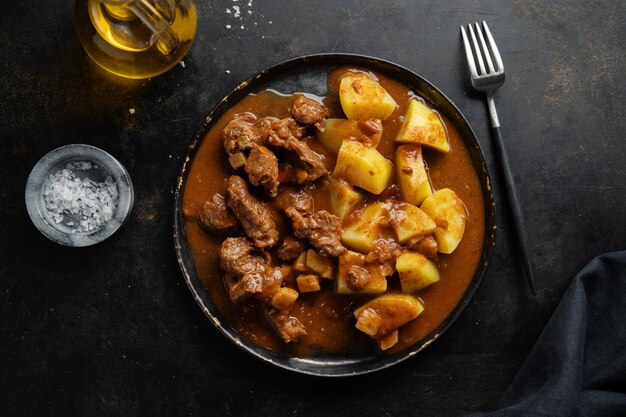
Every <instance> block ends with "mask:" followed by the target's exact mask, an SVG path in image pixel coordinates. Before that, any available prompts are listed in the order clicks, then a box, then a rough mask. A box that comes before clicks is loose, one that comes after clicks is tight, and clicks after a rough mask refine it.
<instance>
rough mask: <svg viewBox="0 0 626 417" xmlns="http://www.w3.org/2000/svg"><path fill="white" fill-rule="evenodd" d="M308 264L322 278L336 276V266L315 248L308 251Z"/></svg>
mask: <svg viewBox="0 0 626 417" xmlns="http://www.w3.org/2000/svg"><path fill="white" fill-rule="evenodd" d="M306 266H307V268H309V269H310V270H311V271H313V272H315V273H316V274H318V275H319V276H320V277H322V278H326V279H333V278H335V268H334V267H333V263H332V261H331V260H330V259H328V258H327V257H325V256H322V255H320V254H319V253H317V252H315V251H314V250H313V249H309V250H308V251H307V253H306Z"/></svg>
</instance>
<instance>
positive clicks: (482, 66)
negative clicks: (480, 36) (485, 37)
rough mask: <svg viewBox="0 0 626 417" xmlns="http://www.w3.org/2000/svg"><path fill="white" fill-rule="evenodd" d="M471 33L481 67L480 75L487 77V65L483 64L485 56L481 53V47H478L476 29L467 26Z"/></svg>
mask: <svg viewBox="0 0 626 417" xmlns="http://www.w3.org/2000/svg"><path fill="white" fill-rule="evenodd" d="M467 26H468V28H469V31H470V35H471V36H472V43H473V44H474V50H475V51H476V59H477V60H478V66H479V67H480V73H481V74H482V75H485V74H486V73H487V71H485V64H484V63H483V56H482V54H481V53H480V47H479V46H478V40H477V39H476V35H475V34H474V29H473V28H472V25H471V24H469V25H467Z"/></svg>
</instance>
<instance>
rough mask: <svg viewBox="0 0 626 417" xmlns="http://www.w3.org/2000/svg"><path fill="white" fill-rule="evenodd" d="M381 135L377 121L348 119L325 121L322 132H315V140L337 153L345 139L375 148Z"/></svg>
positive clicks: (379, 123) (378, 121)
mask: <svg viewBox="0 0 626 417" xmlns="http://www.w3.org/2000/svg"><path fill="white" fill-rule="evenodd" d="M382 135H383V126H382V124H381V122H380V120H378V119H372V120H368V121H357V120H348V119H327V120H326V128H325V129H324V131H323V132H320V131H319V130H318V131H316V132H315V139H317V140H318V141H320V142H321V143H322V145H324V146H325V147H326V148H327V149H328V150H330V151H333V152H339V148H341V143H342V142H343V141H344V140H346V139H352V140H356V141H357V142H361V143H362V144H363V145H365V146H368V147H372V148H375V147H377V146H378V144H379V143H380V138H381V137H382Z"/></svg>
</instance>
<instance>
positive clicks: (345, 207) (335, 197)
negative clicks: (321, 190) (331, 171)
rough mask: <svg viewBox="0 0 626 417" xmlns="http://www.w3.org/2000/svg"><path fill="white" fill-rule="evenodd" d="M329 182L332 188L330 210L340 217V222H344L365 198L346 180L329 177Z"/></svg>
mask: <svg viewBox="0 0 626 417" xmlns="http://www.w3.org/2000/svg"><path fill="white" fill-rule="evenodd" d="M328 182H329V188H330V190H329V192H330V210H331V212H332V213H333V214H334V215H336V216H337V217H339V220H343V219H344V217H346V216H347V215H348V214H350V213H352V211H353V210H354V209H355V208H356V206H358V205H359V204H360V203H361V202H362V201H363V199H365V196H364V195H363V193H360V192H358V191H355V190H354V188H352V187H351V186H350V185H349V184H348V183H346V182H345V181H344V180H337V179H335V178H333V177H328Z"/></svg>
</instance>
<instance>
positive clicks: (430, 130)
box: [396, 99, 450, 152]
mask: <svg viewBox="0 0 626 417" xmlns="http://www.w3.org/2000/svg"><path fill="white" fill-rule="evenodd" d="M396 142H400V143H420V144H422V145H426V146H430V147H431V148H434V149H437V150H438V151H441V152H450V143H449V142H448V133H447V132H446V128H445V127H444V125H443V123H442V122H441V118H440V117H439V114H438V113H436V112H434V111H433V110H431V109H429V108H428V107H427V106H426V105H425V104H424V103H422V102H421V101H419V100H417V99H412V100H411V102H410V103H409V109H408V110H407V112H406V115H405V121H404V124H403V125H402V128H401V129H400V133H399V134H398V136H397V137H396Z"/></svg>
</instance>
